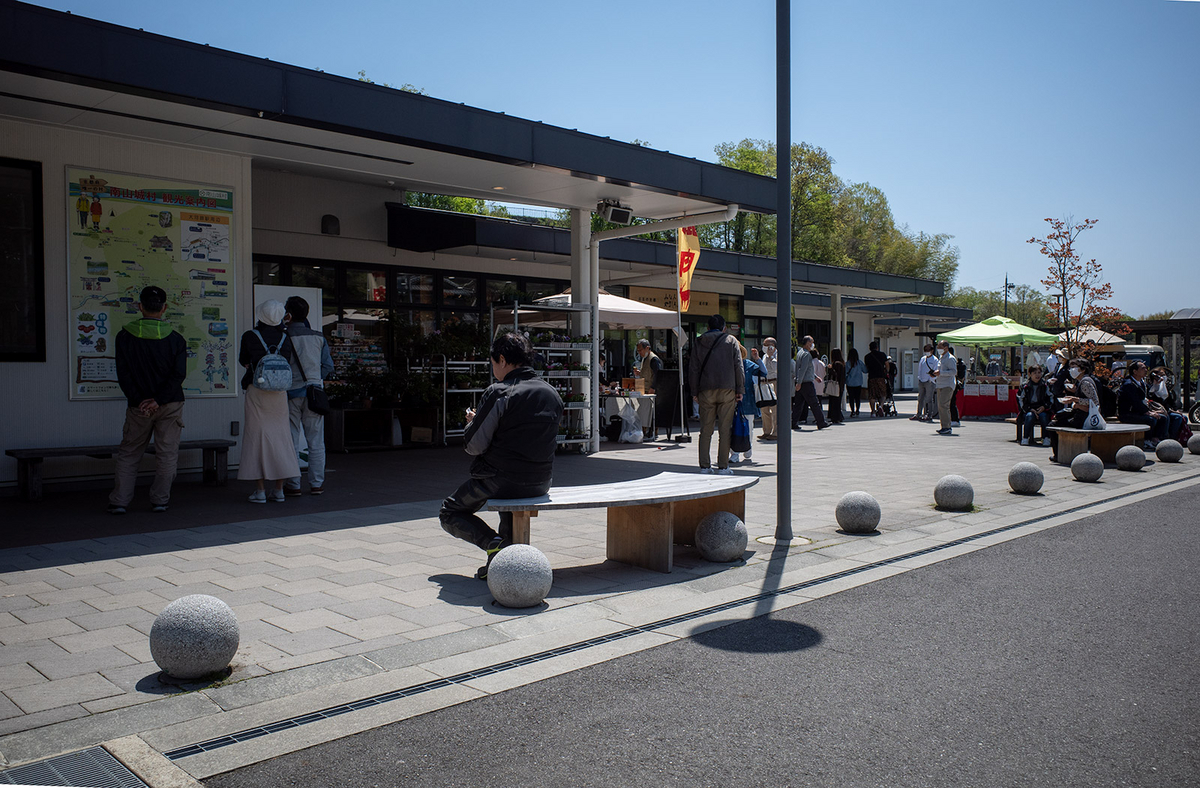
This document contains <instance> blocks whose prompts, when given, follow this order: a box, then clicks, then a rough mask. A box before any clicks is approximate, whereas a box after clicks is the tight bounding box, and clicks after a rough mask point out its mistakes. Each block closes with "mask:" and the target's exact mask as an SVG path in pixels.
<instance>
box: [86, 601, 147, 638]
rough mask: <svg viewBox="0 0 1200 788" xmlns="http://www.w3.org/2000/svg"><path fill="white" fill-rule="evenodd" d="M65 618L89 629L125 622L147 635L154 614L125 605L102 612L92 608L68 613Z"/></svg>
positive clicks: (118, 624)
mask: <svg viewBox="0 0 1200 788" xmlns="http://www.w3.org/2000/svg"><path fill="white" fill-rule="evenodd" d="M67 619H68V620H70V621H71V622H72V623H75V624H78V625H79V626H81V627H83V628H84V629H86V630H89V631H90V630H96V629H106V628H108V627H115V626H120V625H122V624H126V625H128V626H131V627H133V628H134V629H137V630H138V631H139V632H142V633H144V634H147V635H148V634H149V633H150V626H151V625H152V624H153V623H154V614H153V613H150V612H149V611H146V610H143V609H142V608H140V607H126V608H120V609H117V610H108V611H104V612H97V611H96V609H95V608H92V609H91V612H88V613H84V614H82V615H70V616H67Z"/></svg>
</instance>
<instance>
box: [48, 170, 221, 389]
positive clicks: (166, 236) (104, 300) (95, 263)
mask: <svg viewBox="0 0 1200 788" xmlns="http://www.w3.org/2000/svg"><path fill="white" fill-rule="evenodd" d="M66 207H67V212H68V223H67V226H68V236H67V254H68V262H67V291H68V300H69V305H70V312H69V319H70V321H71V324H70V326H69V329H68V330H69V336H70V338H71V342H70V348H71V399H113V398H120V397H121V396H122V394H121V389H120V387H119V386H118V385H117V375H116V337H117V334H118V333H119V332H120V330H121V328H122V327H123V326H124V325H125V324H126V323H129V322H131V321H133V320H137V319H138V318H139V317H140V316H141V314H140V313H139V312H138V309H137V306H136V304H137V301H138V297H139V294H140V293H141V290H142V288H143V287H145V286H146V285H158V286H159V287H161V288H162V289H163V290H165V291H166V293H167V310H166V313H165V315H164V317H163V319H164V320H166V321H167V322H168V323H170V324H171V325H172V327H174V329H175V330H176V331H178V332H179V333H180V334H182V335H183V338H184V339H185V340H187V348H188V362H187V379H186V380H185V381H184V384H183V391H184V394H186V395H187V396H188V397H203V396H236V394H237V389H236V385H237V381H236V379H233V378H234V370H236V367H237V359H236V357H235V356H236V349H235V347H234V342H235V337H236V335H235V334H234V330H235V329H234V313H233V309H234V282H235V279H234V272H235V267H234V259H233V246H232V236H231V232H232V230H233V190H232V189H228V188H222V187H219V186H206V185H201V184H193V183H183V182H179V181H169V180H163V179H159V178H151V177H146V176H141V175H128V174H121V173H112V172H99V171H96V170H93V169H87V170H84V169H80V168H77V167H68V168H67V206H66Z"/></svg>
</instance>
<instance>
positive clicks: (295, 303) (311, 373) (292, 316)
mask: <svg viewBox="0 0 1200 788" xmlns="http://www.w3.org/2000/svg"><path fill="white" fill-rule="evenodd" d="M284 306H286V307H287V314H286V315H284V321H285V322H286V323H287V335H288V341H290V342H291V344H292V350H293V353H292V357H291V359H290V361H291V363H292V388H291V389H290V390H289V391H288V420H289V421H290V423H291V427H292V445H293V446H294V447H296V453H297V454H299V451H300V439H301V438H303V439H304V442H305V443H307V444H308V491H309V493H311V494H312V495H321V494H322V493H324V492H325V417H324V416H322V415H321V414H320V413H314V412H313V411H312V410H310V409H309V407H308V386H309V384H313V385H316V386H323V385H324V384H323V383H322V381H323V380H324V379H325V378H327V377H329V376H330V375H331V374H332V373H333V357H332V356H331V355H330V353H329V343H328V342H326V341H325V336H324V335H323V334H322V333H321V332H320V331H315V330H313V329H312V328H311V327H310V326H309V324H308V302H307V301H305V300H304V299H303V298H301V297H300V296H292V297H291V298H289V299H288V300H287V303H286V304H285V305H284ZM283 494H284V495H287V496H291V497H295V496H299V495H303V494H304V493H303V491H302V490H301V489H300V477H299V476H297V477H295V478H293V479H288V480H287V481H286V482H284V485H283Z"/></svg>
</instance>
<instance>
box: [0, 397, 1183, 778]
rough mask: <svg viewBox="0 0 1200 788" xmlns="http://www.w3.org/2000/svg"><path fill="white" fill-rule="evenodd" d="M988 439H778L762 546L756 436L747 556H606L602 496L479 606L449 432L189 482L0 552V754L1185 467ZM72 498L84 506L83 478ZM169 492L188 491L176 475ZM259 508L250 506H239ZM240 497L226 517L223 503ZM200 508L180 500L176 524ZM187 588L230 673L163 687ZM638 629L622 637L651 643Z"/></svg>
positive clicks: (969, 529)
mask: <svg viewBox="0 0 1200 788" xmlns="http://www.w3.org/2000/svg"><path fill="white" fill-rule="evenodd" d="M901 405H902V408H903V405H904V403H901ZM911 407H912V406H911V403H908V410H909V412H910V413H911ZM1012 434H1013V430H1012V427H1011V426H1010V425H1008V424H1005V423H996V422H971V421H968V422H964V423H963V427H962V428H961V429H958V430H956V434H955V435H954V436H951V437H940V436H937V435H935V434H934V427H933V426H931V425H926V424H922V423H918V422H911V421H908V420H907V419H904V418H893V419H871V418H867V419H858V420H848V421H847V423H846V424H845V425H844V426H837V427H832V428H830V429H828V430H824V431H821V432H819V433H818V432H817V431H816V430H815V428H813V427H807V428H806V429H805V430H804V431H803V432H801V433H792V439H793V446H794V455H793V469H794V486H793V507H792V512H793V528H794V531H795V534H796V535H797V536H801V537H805V538H807V539H809V540H811V543H810V544H807V545H804V546H801V547H798V548H794V549H792V550H791V551H790V552H789V553H788V554H787V555H786V557H782V556H781V554H779V553H775V554H772V548H770V547H769V546H766V545H764V544H761V543H758V542H756V541H754V540H755V538H757V537H767V536H770V535H771V534H772V533H773V532H774V528H775V514H776V502H775V491H776V488H775V476H774V463H775V453H776V448H775V446H774V445H773V444H770V443H763V442H757V443H756V445H755V447H754V456H753V460H752V461H750V462H746V463H742V464H741V465H738V466H735V468H736V472H737V473H738V474H753V475H756V476H758V477H759V482H758V484H757V485H756V486H755V487H753V488H751V489H750V491H749V492H748V495H747V507H746V509H747V511H746V523H747V527H748V529H749V532H750V536H751V541H750V545H749V550H750V551H751V553H752V554H751V555H749V556H748V557H747V559H746V561H745V562H744V563H743V564H740V565H736V566H732V567H731V566H728V565H714V564H709V563H707V562H705V561H703V560H702V559H701V558H700V557H699V555H698V554H697V553H696V552H695V550H694V549H693V548H690V547H678V548H677V549H676V556H675V561H676V563H675V566H676V569H675V571H674V572H673V573H672V574H670V575H664V574H659V573H655V572H649V571H644V570H640V569H637V568H634V567H629V566H625V565H622V564H617V563H614V562H608V561H606V560H605V556H604V548H605V511H604V510H603V509H592V510H582V511H575V512H570V513H547V514H544V515H542V516H541V517H539V518H537V519H535V520H534V521H533V523H532V542H533V544H534V545H536V546H537V547H538V548H539V549H541V550H542V551H543V552H544V553H545V554H546V556H547V557H548V558H549V559H550V561H551V563H552V565H553V566H554V568H555V583H554V588H553V591H552V592H551V595H550V597H549V599H548V600H547V604H546V606H545V607H544V608H543V609H540V610H537V611H533V612H530V611H513V610H505V609H503V608H499V607H497V606H495V605H494V604H492V602H491V597H490V594H489V593H488V590H487V586H486V584H484V583H482V582H479V581H476V580H474V579H473V578H472V575H473V573H474V571H475V569H476V567H478V566H479V564H480V562H481V553H480V552H479V551H478V550H475V549H474V548H473V547H471V546H469V545H467V544H465V543H463V542H459V541H457V540H454V539H452V538H451V537H449V536H448V535H446V534H445V533H443V532H442V530H441V528H440V527H439V525H438V522H437V519H436V511H437V503H438V500H439V499H440V497H441V496H442V495H444V494H446V493H447V492H449V491H450V490H451V489H452V488H453V486H454V485H455V484H456V483H457V481H456V480H457V479H458V478H459V477H461V476H462V475H463V474H464V473H465V471H466V467H467V458H466V457H465V455H463V454H462V453H461V451H460V450H458V449H454V448H450V449H444V450H429V451H427V452H399V453H391V454H375V455H369V456H368V455H358V456H355V457H350V458H347V457H334V458H331V468H333V469H334V472H333V473H331V482H330V484H329V485H328V489H329V490H330V492H329V493H328V494H327V495H325V496H322V498H321V499H315V502H314V501H309V499H308V498H305V499H289V500H288V501H287V502H286V503H284V504H282V505H279V506H268V507H262V506H259V507H254V506H251V505H249V504H243V503H242V502H243V501H244V495H243V494H242V490H241V487H240V486H239V485H237V484H233V485H231V487H230V488H228V489H225V490H220V491H213V490H210V489H207V488H200V489H203V490H204V492H203V495H204V496H205V497H207V498H210V499H212V508H213V510H214V516H213V521H212V524H209V525H194V526H191V527H187V528H180V529H176V530H158V531H154V532H149V533H138V534H127V535H112V536H103V537H99V538H92V539H81V540H76V541H70V542H61V543H56V544H42V545H28V546H23V547H14V548H10V549H6V550H0V757H2V758H3V759H5V760H2V761H0V764H3V763H4V762H6V761H7V762H9V763H18V762H25V761H28V760H33V759H37V758H40V757H45V756H47V755H50V754H54V753H55V752H59V751H62V750H65V749H74V748H77V747H82V746H87V745H89V744H92V743H96V742H99V741H104V740H108V739H112V738H116V737H118V736H122V735H127V734H143V735H144V738H146V740H147V741H148V742H150V744H151V745H152V746H157V747H159V748H160V749H162V748H164V747H168V746H177V745H174V744H164V742H174V741H180V742H182V743H185V744H186V743H191V742H192V741H195V740H198V738H200V737H202V735H203V734H204V733H205V731H209V730H230V729H237V726H241V725H244V724H249V723H253V724H261V723H262V722H268V721H272V720H274V719H278V718H280V717H282V716H287V715H288V714H292V713H297V712H302V711H308V710H312V709H313V708H320V707H321V706H320V704H326V705H328V701H329V699H330V698H333V697H335V696H337V695H338V693H337V692H336V691H335V690H336V688H339V687H340V688H342V690H344V693H343V694H348V695H347V696H348V697H355V696H356V693H358V694H357V697H361V696H363V695H364V694H370V692H379V691H383V690H381V689H380V687H389V688H395V687H396V686H403V685H404V684H403V683H400V684H398V683H397V682H404V681H410V680H412V677H413V676H416V675H417V674H415V673H412V671H413V670H415V669H416V668H418V667H419V668H421V670H422V671H425V672H427V673H428V674H429V675H446V674H448V673H453V672H454V671H456V670H462V669H464V667H463V666H467V667H471V666H475V667H478V666H481V665H483V664H489V662H488V661H489V660H490V661H494V660H495V659H500V658H509V657H502V656H501V655H503V654H510V655H511V654H521V653H533V652H536V651H540V650H542V649H544V648H547V647H550V646H548V645H547V644H557V643H561V642H572V638H576V639H579V638H581V637H590V636H591V635H588V634H584V633H593V634H594V633H597V632H605V631H613V630H615V629H618V628H621V627H622V626H625V625H629V624H637V623H644V622H646V621H652V620H658V619H661V618H662V617H664V616H666V615H673V614H675V613H676V612H679V611H687V610H698V609H701V608H703V607H706V606H707V605H710V604H713V603H714V600H728V599H733V598H740V597H739V596H738V595H739V594H740V595H741V596H742V597H745V596H749V595H751V594H752V593H754V590H755V589H756V588H757V589H760V590H761V588H762V587H764V584H770V583H774V584H776V585H778V584H779V583H785V584H786V582H791V580H790V579H789V578H791V579H794V578H796V577H813V576H817V575H820V574H827V573H830V572H833V571H837V570H838V569H841V568H846V567H847V566H856V565H861V564H862V563H864V562H868V561H874V560H878V559H879V558H881V557H888V556H892V555H898V554H902V553H907V552H910V551H912V550H913V549H919V546H924V545H927V544H930V543H936V542H945V541H948V540H950V539H953V538H956V537H957V536H960V535H963V534H968V533H978V532H979V531H981V530H985V529H986V528H988V527H994V526H995V525H997V524H1002V523H1012V522H1020V521H1023V520H1027V519H1029V518H1032V517H1035V516H1039V515H1042V514H1051V513H1054V512H1057V511H1061V510H1063V509H1067V508H1070V507H1072V506H1077V505H1080V504H1085V503H1088V502H1092V501H1100V500H1102V499H1107V498H1111V497H1112V496H1114V495H1118V494H1121V493H1123V492H1133V491H1137V490H1140V489H1143V488H1147V487H1150V486H1154V485H1159V484H1162V483H1163V482H1167V481H1171V480H1178V481H1181V482H1182V481H1189V480H1197V479H1200V457H1196V456H1194V455H1190V454H1189V455H1186V456H1185V458H1184V461H1183V462H1181V463H1178V464H1165V463H1154V464H1152V465H1148V466H1147V468H1146V469H1145V470H1144V471H1142V472H1140V473H1125V472H1120V471H1118V470H1116V469H1115V468H1113V467H1109V468H1108V469H1106V471H1105V474H1104V477H1103V479H1102V481H1101V483H1099V484H1083V483H1080V482H1076V481H1074V480H1073V479H1072V478H1071V475H1070V471H1069V470H1068V469H1067V468H1063V467H1060V466H1054V465H1052V464H1051V463H1050V462H1049V461H1048V454H1049V450H1048V449H1043V448H1040V447H1038V448H1030V447H1020V446H1018V445H1017V444H1016V443H1015V442H1013V441H1012ZM423 455H424V456H423ZM1150 456H1151V458H1153V455H1150ZM1021 460H1027V461H1031V462H1034V463H1036V464H1038V465H1039V466H1041V467H1042V468H1043V470H1044V471H1045V473H1046V484H1045V486H1044V487H1043V490H1042V494H1041V495H1039V496H1018V495H1015V494H1013V493H1011V492H1009V490H1008V487H1007V472H1008V469H1009V468H1010V467H1011V466H1012V465H1013V464H1014V463H1015V462H1018V461H1021ZM368 462H369V464H370V466H371V468H372V472H371V473H370V474H362V475H361V476H356V475H355V473H354V469H355V468H361V467H363V466H364V465H366V464H367V463H368ZM696 464H697V463H696V448H695V444H694V443H693V444H690V445H683V446H676V445H672V444H666V443H665V442H664V443H655V444H644V445H640V446H616V447H613V446H610V445H608V444H605V448H604V449H603V450H602V451H601V452H600V453H599V454H598V455H595V456H592V457H581V456H570V455H566V456H563V457H562V458H560V460H558V462H557V465H556V482H557V483H560V484H561V483H565V484H583V483H594V482H608V481H615V482H619V481H622V480H627V479H632V478H638V477H642V476H648V475H652V474H655V473H658V472H659V471H662V470H682V469H689V468H695V467H696ZM947 473H958V474H961V475H964V476H966V477H967V478H968V479H970V480H971V481H972V483H973V484H974V487H975V503H976V510H975V511H974V512H970V513H948V512H941V511H937V510H935V509H934V508H933V501H932V489H933V485H934V483H935V482H936V481H937V480H938V478H940V477H941V476H942V475H944V474H947ZM384 478H391V480H392V481H391V484H392V485H393V486H394V487H396V488H397V490H399V492H398V493H397V495H396V496H395V498H394V499H393V500H392V502H389V503H380V504H377V505H370V506H357V507H355V508H347V509H344V510H338V509H337V508H336V504H335V503H334V502H336V501H337V500H338V496H339V495H342V496H344V498H345V499H346V500H348V501H351V502H355V501H362V500H377V499H379V498H380V497H381V496H383V497H386V491H385V490H379V489H374V488H373V489H372V490H370V491H369V492H364V491H362V490H357V489H356V487H355V485H356V484H358V485H373V486H374V485H379V484H380V483H381V481H380V480H381V479H384ZM183 486H184V487H187V486H188V485H183ZM193 486H194V487H198V485H193ZM850 490H865V491H867V492H870V493H871V494H872V495H874V496H875V497H876V498H877V499H879V501H880V502H881V504H882V507H883V520H882V522H881V524H880V529H879V532H878V533H877V534H875V535H872V536H866V537H863V536H850V535H847V534H844V533H841V532H839V531H838V529H837V525H836V522H835V520H834V514H833V513H834V507H835V505H836V503H837V501H838V500H839V498H840V497H841V495H842V494H844V493H845V492H848V491H850ZM71 495H72V496H74V498H73V500H74V501H75V503H71V504H70V505H69V506H68V507H67V510H69V511H71V512H73V511H75V508H71V507H76V508H77V507H78V500H79V499H81V498H82V497H83V496H85V495H87V494H85V493H72V494H71ZM91 495H92V496H93V497H94V498H95V500H96V501H101V502H102V500H103V495H102V494H100V493H95V492H93V493H91ZM188 495H189V496H192V497H195V490H188ZM317 502H319V505H318V503H317ZM192 505H193V506H203V505H204V503H203V502H202V501H200V502H196V503H193V504H192ZM238 507H242V508H241V509H239V508H238ZM264 509H266V510H267V512H266V513H267V514H269V515H270V516H262V515H263V511H262V510H264ZM253 510H257V511H253ZM0 511H3V512H4V515H3V517H4V521H5V522H6V523H7V524H8V525H9V526H10V527H12V526H13V525H14V524H16V525H18V526H19V525H22V524H23V523H22V522H21V520H24V521H26V522H25V523H24V524H27V525H34V524H35V522H34V518H35V517H37V520H36V525H37V526H39V527H41V528H53V526H54V522H53V518H54V516H55V513H56V510H55V509H54V507H52V506H51V507H48V510H47V515H46V516H40V517H39V516H37V515H36V514H35V513H36V511H37V510H35V509H31V508H29V504H24V503H21V502H17V501H15V500H11V499H9V500H0ZM63 511H64V510H63V509H62V508H61V507H60V508H59V510H57V516H63V515H62V512H63ZM241 512H244V519H232V518H235V517H237V516H238V515H239V513H241ZM202 514H203V513H202V512H196V511H189V512H188V516H187V520H188V522H194V521H195V520H196V519H197V516H198V515H199V516H201V517H202ZM168 516H170V515H168ZM490 517H492V518H493V520H494V517H495V515H490ZM47 518H48V519H47ZM147 518H149V515H147ZM161 518H162V516H161V515H160V516H156V517H155V518H153V522H154V524H155V527H159V528H161V527H162V522H163V521H162V519H161ZM253 518H257V519H253ZM931 540H933V541H931ZM889 571H902V569H901V568H899V567H897V568H892V569H890V570H889ZM192 593H204V594H212V595H214V596H217V597H219V598H221V599H223V600H225V601H226V602H227V603H228V604H229V605H230V606H231V607H232V608H233V609H234V611H235V612H236V614H237V616H238V620H239V623H240V626H241V647H240V649H239V651H238V654H237V656H236V657H235V659H234V672H233V675H232V676H231V677H230V679H229V680H227V681H225V682H222V683H221V684H220V685H219V686H211V687H207V688H205V687H184V688H180V687H176V686H172V685H167V684H164V683H162V682H160V681H159V680H158V673H159V671H158V668H157V667H156V666H155V665H154V663H153V661H152V660H151V657H150V653H149V647H148V634H149V632H150V627H151V625H152V623H153V620H154V616H155V615H157V614H158V613H159V612H160V611H161V610H162V608H163V607H164V606H165V605H166V604H167V603H168V602H170V601H172V600H174V599H176V598H178V597H180V596H184V595H186V594H192ZM821 593H828V590H826V591H823V592H821ZM667 634H670V633H667ZM639 637H640V636H639ZM644 642H645V645H644V646H641V647H648V646H649V645H654V644H655V643H657V642H660V641H658V640H654V639H646V640H645V641H644ZM406 671H407V672H406ZM422 675H423V674H422ZM416 680H423V679H416ZM493 683H494V682H493ZM503 684H504V682H503V681H500V685H503ZM489 686H490V685H489ZM184 690H198V691H194V692H188V693H184ZM368 690H370V692H368ZM484 691H491V690H489V689H485V690H484ZM313 704H317V705H316V706H314V705H313ZM135 712H136V713H135ZM272 715H277V716H274V717H273V716H272ZM226 717H228V721H227V722H223V720H225V719H226ZM229 726H233V727H232V728H230V727H229ZM156 731H158V733H156ZM331 735H332V734H331ZM338 735H341V734H338ZM189 737H190V740H189ZM310 743H311V742H310ZM247 757H249V756H247ZM184 766H185V768H189V767H188V766H187V764H186V763H185V764H184ZM189 770H190V771H192V772H193V774H197V775H201V774H209V773H214V771H219V770H220V769H218V768H217V767H204V766H201V767H197V768H196V769H189Z"/></svg>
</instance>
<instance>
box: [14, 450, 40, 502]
mask: <svg viewBox="0 0 1200 788" xmlns="http://www.w3.org/2000/svg"><path fill="white" fill-rule="evenodd" d="M17 487H18V489H19V490H20V491H21V497H22V498H24V499H25V500H27V501H40V500H42V458H41V457H34V458H31V459H27V460H17Z"/></svg>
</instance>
